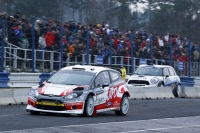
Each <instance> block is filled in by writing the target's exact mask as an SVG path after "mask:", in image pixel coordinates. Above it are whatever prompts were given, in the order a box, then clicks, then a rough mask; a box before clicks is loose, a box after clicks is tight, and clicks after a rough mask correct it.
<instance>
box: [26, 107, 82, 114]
mask: <svg viewBox="0 0 200 133" xmlns="http://www.w3.org/2000/svg"><path fill="white" fill-rule="evenodd" d="M26 111H28V112H30V111H38V112H46V113H59V114H83V109H76V110H65V111H55V110H43V109H37V108H35V107H33V106H32V105H27V107H26Z"/></svg>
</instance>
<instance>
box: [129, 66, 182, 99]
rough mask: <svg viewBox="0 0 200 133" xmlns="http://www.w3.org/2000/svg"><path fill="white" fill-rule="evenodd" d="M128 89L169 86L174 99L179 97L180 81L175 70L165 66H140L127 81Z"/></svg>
mask: <svg viewBox="0 0 200 133" xmlns="http://www.w3.org/2000/svg"><path fill="white" fill-rule="evenodd" d="M127 86H128V88H133V87H138V86H140V87H160V86H171V87H172V92H173V94H174V96H175V97H179V96H181V92H182V90H181V81H180V78H179V76H177V74H176V72H175V70H174V69H173V67H171V66H167V65H153V64H150V65H147V64H143V65H140V66H139V67H138V68H137V69H136V71H135V72H134V74H132V75H131V76H130V77H129V78H128V80H127Z"/></svg>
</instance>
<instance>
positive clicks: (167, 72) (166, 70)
mask: <svg viewBox="0 0 200 133" xmlns="http://www.w3.org/2000/svg"><path fill="white" fill-rule="evenodd" d="M163 73H164V76H166V75H169V70H168V69H167V68H164V69H163Z"/></svg>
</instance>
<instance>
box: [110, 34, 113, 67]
mask: <svg viewBox="0 0 200 133" xmlns="http://www.w3.org/2000/svg"><path fill="white" fill-rule="evenodd" d="M112 43H113V42H112V31H110V65H112Z"/></svg>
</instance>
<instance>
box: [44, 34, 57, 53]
mask: <svg viewBox="0 0 200 133" xmlns="http://www.w3.org/2000/svg"><path fill="white" fill-rule="evenodd" d="M54 33H55V31H52V32H50V31H48V32H47V34H46V36H45V41H46V45H47V47H46V49H47V50H49V51H53V45H54V41H55V36H54Z"/></svg>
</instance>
